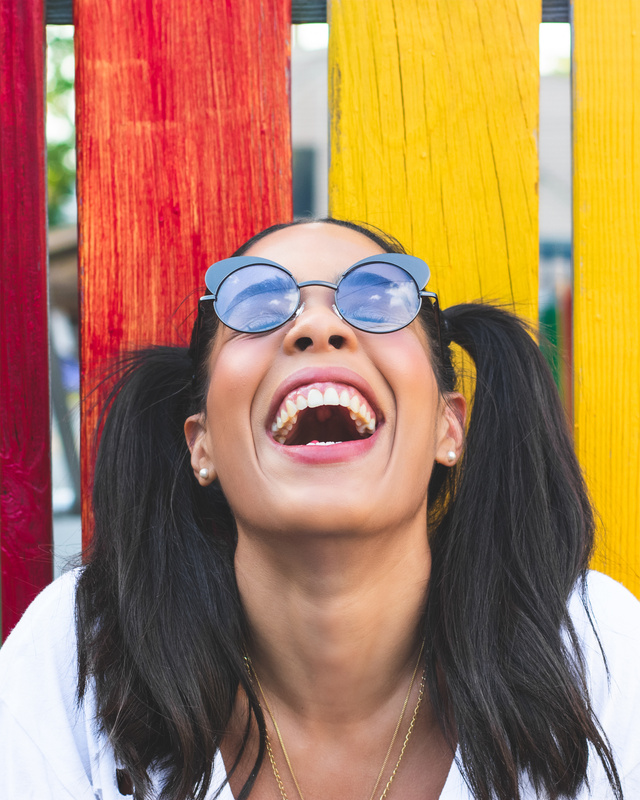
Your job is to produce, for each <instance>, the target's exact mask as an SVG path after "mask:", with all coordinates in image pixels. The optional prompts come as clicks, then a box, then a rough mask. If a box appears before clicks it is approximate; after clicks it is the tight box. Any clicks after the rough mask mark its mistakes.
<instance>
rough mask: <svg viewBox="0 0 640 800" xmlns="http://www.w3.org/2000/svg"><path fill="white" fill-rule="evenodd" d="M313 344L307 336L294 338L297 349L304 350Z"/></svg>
mask: <svg viewBox="0 0 640 800" xmlns="http://www.w3.org/2000/svg"><path fill="white" fill-rule="evenodd" d="M312 344H313V340H312V339H311V338H310V337H309V336H300V338H299V339H296V347H297V348H298V350H302V351H304V350H306V349H307V347H311V345H312Z"/></svg>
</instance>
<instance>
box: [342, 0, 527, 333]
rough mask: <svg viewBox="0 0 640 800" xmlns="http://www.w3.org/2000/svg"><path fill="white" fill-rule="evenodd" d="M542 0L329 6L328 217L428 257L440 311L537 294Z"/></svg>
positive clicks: (522, 309) (389, 0)
mask: <svg viewBox="0 0 640 800" xmlns="http://www.w3.org/2000/svg"><path fill="white" fill-rule="evenodd" d="M540 19H541V0H491V2H486V0H367V2H366V3H365V2H362V0H330V2H329V20H330V44H329V65H330V67H329V68H330V85H331V98H330V102H331V111H332V121H331V168H330V177H329V201H330V209H331V213H332V214H333V215H335V216H338V217H344V218H348V219H354V220H364V221H366V222H369V223H373V224H375V225H378V226H379V227H381V228H383V229H384V230H387V231H389V232H390V233H393V234H394V235H396V236H397V237H398V238H399V239H400V240H401V241H402V242H403V244H405V246H406V247H408V248H409V249H410V250H411V252H413V253H415V254H416V255H420V256H422V257H424V258H425V259H426V260H427V261H428V262H429V264H430V265H431V267H432V271H433V273H434V280H433V283H432V284H430V288H431V287H432V285H433V287H434V288H435V290H436V291H438V292H439V294H440V297H441V302H442V304H443V305H444V306H447V305H452V304H453V303H457V302H461V301H469V300H474V299H478V298H484V299H485V300H494V301H495V300H497V301H501V302H507V303H513V305H514V307H515V308H516V310H517V311H518V312H519V313H521V314H523V315H525V316H527V317H529V318H532V319H535V318H536V316H537V301H538V195H537V180H538V158H537V127H538V87H539V67H538V30H539V23H540Z"/></svg>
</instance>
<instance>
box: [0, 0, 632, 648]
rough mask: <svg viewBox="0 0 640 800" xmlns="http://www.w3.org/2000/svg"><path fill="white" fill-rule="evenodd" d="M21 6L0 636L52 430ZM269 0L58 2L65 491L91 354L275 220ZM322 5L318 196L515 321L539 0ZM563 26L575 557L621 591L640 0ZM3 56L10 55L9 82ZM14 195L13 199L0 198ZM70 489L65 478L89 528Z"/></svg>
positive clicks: (627, 513) (5, 16)
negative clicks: (73, 46)
mask: <svg viewBox="0 0 640 800" xmlns="http://www.w3.org/2000/svg"><path fill="white" fill-rule="evenodd" d="M40 2H41V0H29V2H26V0H25V2H24V3H23V4H22V8H21V10H20V11H19V12H18V11H16V10H15V8H14V6H15V4H14V3H13V2H11V0H0V8H1V9H2V23H3V26H4V30H5V31H9V32H10V33H11V36H10V39H9V40H10V42H11V43H12V44H13V47H8V48H5V50H4V51H3V53H2V56H1V58H2V67H1V69H2V76H3V80H4V81H5V82H4V83H3V88H2V101H3V103H2V111H1V113H2V118H1V120H0V121H1V123H2V124H1V126H0V137H2V138H1V139H0V144H1V147H2V153H1V154H0V158H1V159H2V160H1V162H0V163H1V164H2V169H3V200H2V205H1V206H0V211H1V212H2V213H1V216H2V220H1V225H2V229H1V230H2V234H3V255H2V265H1V269H2V286H3V295H2V301H1V306H2V310H1V313H2V324H3V335H2V347H1V348H0V358H1V361H0V375H1V376H2V381H3V382H2V399H1V401H0V402H1V403H2V405H1V407H0V414H1V417H0V422H1V424H2V427H3V430H2V462H1V464H2V473H1V474H0V480H1V481H2V485H1V491H0V537H1V544H2V599H3V630H4V632H5V633H6V632H7V631H8V630H9V629H10V628H11V626H12V625H13V623H14V622H15V620H16V619H17V615H18V614H19V612H20V610H21V608H22V607H23V605H24V603H26V602H27V601H28V599H29V598H30V597H31V596H32V595H33V594H34V593H35V592H36V591H37V590H38V589H39V588H41V586H42V585H43V583H44V582H46V581H47V580H48V579H49V577H50V566H48V567H47V560H46V550H47V549H48V548H49V547H50V504H49V501H48V500H46V498H45V495H46V494H47V492H48V491H49V482H48V481H49V478H48V477H47V471H46V469H44V468H40V467H37V468H36V467H35V466H34V465H35V463H36V462H35V460H34V450H33V448H35V449H36V450H37V452H38V458H41V457H43V453H44V451H45V450H46V446H45V444H43V442H46V441H48V438H47V437H48V422H47V419H46V418H47V415H48V388H47V381H46V362H45V361H43V360H42V359H45V358H46V333H45V332H44V331H45V329H44V327H43V326H44V324H45V306H44V299H43V298H44V296H45V295H44V290H43V286H42V274H43V256H42V251H41V249H39V248H42V241H43V236H44V222H43V216H42V215H43V211H42V209H43V208H44V199H43V195H42V192H43V189H42V167H43V164H42V153H43V147H44V144H43V140H42V135H43V134H42V124H41V121H40V122H38V124H37V125H36V126H35V128H34V130H31V131H30V132H29V136H27V135H26V133H24V134H23V133H21V132H24V131H26V129H27V127H28V126H25V120H27V119H28V118H29V115H32V117H33V119H34V120H38V119H39V120H41V114H42V108H41V106H40V107H38V103H39V102H40V100H41V98H42V94H43V92H42V67H41V63H42V62H41V61H40V62H39V61H38V59H39V58H41V57H42V51H43V44H42V37H41V33H42V31H41V26H42V8H41V6H40V5H39V3H40ZM289 12H290V4H289V0H234V2H233V3H231V2H229V1H228V0H214V1H212V0H194V2H192V3H189V4H180V5H179V6H178V5H176V4H175V3H172V2H170V0H153V2H150V3H147V4H140V3H138V2H135V0H108V2H105V0H101V2H98V0H76V3H75V15H76V17H75V24H76V38H77V106H78V160H79V173H78V195H79V202H80V208H79V216H80V285H81V303H82V390H83V396H84V399H83V413H84V419H83V438H82V443H83V474H84V482H85V488H88V486H89V485H90V476H91V458H90V451H91V447H90V442H91V435H92V429H93V426H94V424H95V410H94V409H95V403H94V402H93V400H92V399H91V398H90V397H89V398H88V397H87V395H88V392H89V390H90V389H91V388H92V386H93V385H94V384H95V382H96V380H97V379H98V376H99V374H100V370H101V369H102V368H103V364H104V359H105V357H109V356H112V355H114V354H117V353H118V352H120V351H121V350H122V349H126V348H128V347H131V346H133V345H137V344H143V343H147V342H152V341H153V342H160V341H163V342H168V341H172V342H175V341H185V339H186V337H187V335H188V329H189V325H190V320H191V319H192V315H193V313H194V311H195V307H196V303H195V298H196V295H197V291H198V288H199V286H200V282H201V278H202V272H203V268H204V267H205V266H206V265H207V264H208V263H209V262H210V261H212V260H214V259H215V258H218V257H220V256H223V255H225V254H228V253H229V252H230V251H231V250H232V249H233V248H234V247H235V246H236V245H237V244H238V243H239V242H240V241H242V240H243V239H245V238H246V237H247V236H249V235H250V234H251V233H252V232H254V231H256V230H258V229H260V228H262V227H264V226H265V225H268V224H270V223H271V222H276V221H281V220H285V219H288V218H290V215H291V199H290V196H291V174H290V164H291V154H290V144H289V111H288V92H287V88H288V69H289V67H288V64H289V38H290V29H289V20H290V18H289ZM328 16H329V22H330V31H331V34H330V56H329V59H330V86H331V93H330V94H331V97H330V104H331V119H332V122H331V171H330V178H329V184H330V186H329V192H330V208H331V212H332V213H333V214H334V215H336V216H344V217H349V218H353V219H358V220H365V221H369V222H372V223H374V224H376V225H379V226H381V227H382V228H384V229H387V230H389V231H390V232H392V233H394V234H395V235H397V236H398V237H399V238H400V239H401V240H402V241H403V242H404V243H405V244H406V245H407V246H408V247H410V248H411V249H412V250H413V251H414V252H416V253H417V254H420V255H423V256H424V257H425V258H427V260H428V261H429V262H430V263H431V264H432V265H433V267H434V271H435V284H436V288H437V291H438V292H439V293H440V295H441V298H442V301H443V304H444V305H449V304H451V303H455V302H459V301H463V300H472V299H476V298H479V297H483V298H485V299H488V300H497V301H500V302H507V303H508V304H510V305H512V307H513V308H514V309H515V310H516V311H517V312H518V313H521V314H523V315H524V316H526V317H528V318H530V319H534V318H535V317H536V315H537V296H538V283H537V263H538V223H537V214H538V208H537V203H538V198H537V175H538V165H537V139H536V137H537V127H538V83H539V74H538V25H539V22H540V19H541V0H494V2H491V3H486V2H481V0H368V2H367V3H363V2H362V0H333V1H332V2H330V3H329V6H328ZM21 26H22V27H21ZM573 26H574V37H575V52H574V73H573V82H574V89H573V92H574V156H575V161H574V228H575V230H574V253H575V293H574V294H575V327H574V332H573V337H574V342H575V369H576V371H575V385H574V398H575V401H574V402H575V413H574V416H575V425H576V442H577V447H578V452H579V454H580V458H581V461H582V464H583V466H584V469H585V472H586V475H587V478H588V480H589V484H590V486H591V490H592V492H593V496H594V498H595V500H596V503H597V505H598V508H599V511H600V514H601V517H602V526H601V538H600V544H599V550H598V553H597V556H596V565H597V566H598V567H599V568H601V569H604V570H605V571H608V572H609V573H610V574H612V575H613V576H614V577H616V578H618V579H619V580H622V581H623V582H624V583H626V585H627V586H628V587H629V588H630V589H631V590H632V591H634V592H635V593H636V594H637V595H638V596H640V501H639V497H640V396H639V392H638V388H639V386H638V383H639V381H638V378H639V375H638V372H639V370H640V358H639V357H638V351H639V349H640V325H639V323H638V316H637V313H636V306H637V304H638V299H639V296H640V252H639V250H640V244H639V237H640V211H639V207H638V203H637V201H636V199H637V197H638V196H640V195H639V190H640V114H639V113H637V107H636V106H634V102H635V101H636V98H635V97H634V96H633V91H634V89H633V87H634V85H635V86H637V85H640V75H639V74H638V72H639V70H640V66H639V65H640V58H638V57H637V53H638V47H639V46H640V45H639V44H638V42H639V41H640V33H639V31H640V0H626V2H625V3H624V4H619V3H616V4H603V3H602V0H574V2H573ZM34 31H35V33H34ZM36 34H37V35H36ZM3 39H5V40H6V37H5V35H4V33H3ZM25 42H26V43H27V44H26V45H25ZM27 45H28V46H27ZM16 59H18V60H19V59H23V64H24V63H26V64H28V65H31V66H30V69H31V71H30V72H29V70H27V73H26V77H24V78H23V79H21V81H18V82H17V84H15V85H14V84H11V85H9V83H8V82H7V79H9V82H10V81H11V78H12V76H14V75H16V74H17V71H16V70H17V68H16V66H15V60H16ZM38 63H39V64H40V66H38ZM20 91H22V92H26V93H27V94H28V97H29V98H30V99H29V101H28V102H30V103H31V104H32V105H31V106H30V107H29V110H27V111H25V108H26V106H25V105H24V102H23V101H22V100H21V99H20V98H21V97H22V95H20V94H19V92H20ZM25 96H26V95H25ZM34 98H36V100H37V102H36V101H34ZM11 109H13V110H14V112H12V111H11ZM12 113H13V115H12ZM21 115H22V116H21ZM38 115H40V117H39V116H38ZM8 125H9V126H13V128H12V130H15V131H16V136H15V137H14V138H12V137H11V136H10V135H9V134H8V133H7V131H8V130H9V128H7V126H8ZM38 125H39V126H40V127H38ZM20 126H22V127H20ZM18 164H23V165H24V166H23V167H21V169H22V170H23V171H22V172H21V173H18V172H15V173H14V172H11V170H12V169H18V167H16V166H12V165H18ZM5 175H9V176H11V181H10V184H11V185H10V186H9V187H7V186H6V185H5ZM24 175H26V176H27V177H28V178H29V180H27V181H22V180H21V177H22V176H24ZM38 175H40V178H38ZM18 187H19V188H18ZM7 189H8V190H7ZM21 192H22V194H20V193H21ZM25 192H26V193H28V200H27V201H23V200H19V199H18V198H21V197H22V195H23V194H24V193H25ZM19 202H26V205H25V206H24V208H26V209H27V211H28V212H29V213H27V214H26V216H25V214H24V213H22V214H19V215H18V216H17V217H16V216H15V215H14V216H11V215H12V214H13V213H14V212H13V211H12V209H13V208H15V207H17V205H18V203H19ZM21 208H22V207H21ZM29 209H31V211H29ZM38 209H39V210H38ZM27 241H29V242H30V243H31V245H32V246H31V247H25V245H24V243H25V242H27ZM9 284H10V285H11V291H10V292H9V291H6V290H5V285H9ZM16 292H17V294H16ZM25 320H28V321H25ZM29 333H31V336H30V335H29ZM43 337H44V339H43ZM25 339H26V340H27V341H28V342H29V344H28V345H27V344H25ZM31 347H33V350H32V349H31ZM35 350H37V351H38V353H40V355H39V356H37V357H36V356H34V355H33V352H34V351H35ZM37 359H40V360H39V361H38V360H37ZM43 364H44V366H43ZM16 370H17V373H16ZM16 375H19V376H20V377H16ZM35 399H37V400H38V402H37V403H35ZM31 402H34V404H35V405H37V409H36V408H35V407H34V409H32V408H31V407H30V405H29V403H31ZM27 414H28V415H29V416H28V417H27ZM25 443H26V444H28V446H25ZM40 463H41V462H38V464H40ZM86 494H87V493H86V492H85V495H86ZM34 497H37V498H40V499H39V500H37V501H34V500H33V498H34ZM87 508H88V507H87V505H86V496H85V512H84V523H85V530H90V519H89V515H88V511H87V510H86V509H87ZM20 509H22V510H20ZM25 565H26V566H25ZM47 569H48V570H49V571H48V572H47ZM16 586H20V587H22V588H21V589H20V590H19V592H18V591H17V590H15V589H14V587H16Z"/></svg>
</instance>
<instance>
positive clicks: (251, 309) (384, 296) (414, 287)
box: [200, 253, 440, 333]
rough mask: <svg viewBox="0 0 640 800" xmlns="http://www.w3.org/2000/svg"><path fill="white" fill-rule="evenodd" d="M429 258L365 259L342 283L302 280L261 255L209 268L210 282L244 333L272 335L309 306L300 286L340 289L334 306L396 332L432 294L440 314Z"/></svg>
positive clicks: (360, 323) (371, 329)
mask: <svg viewBox="0 0 640 800" xmlns="http://www.w3.org/2000/svg"><path fill="white" fill-rule="evenodd" d="M429 277H430V271H429V267H428V266H427V265H426V263H425V262H424V261H422V259H420V258H416V257H415V256H410V255H407V254H405V253H384V254H382V255H377V256H369V257H368V258H363V259H362V260H361V261H358V262H356V263H355V264H353V265H352V266H351V267H349V268H348V269H347V270H346V271H345V272H343V273H342V275H341V276H340V277H339V278H338V281H337V283H329V282H328V281H302V282H300V283H298V281H296V279H295V278H294V277H293V275H292V274H291V273H290V272H289V270H287V269H285V268H284V267H283V266H281V265H280V264H276V262H275V261H269V260H268V259H266V258H259V257H257V256H233V257H232V258H226V259H224V260H223V261H217V262H216V263H215V264H213V265H212V266H210V267H209V269H208V270H207V273H206V275H205V283H206V285H207V289H208V290H209V292H210V293H211V294H208V295H205V296H204V297H201V298H200V301H201V303H203V301H213V307H214V309H215V312H216V314H217V315H218V318H219V319H220V320H221V321H222V322H223V323H224V324H225V325H226V326H227V327H228V328H231V329H233V330H234V331H239V332H240V333H266V332H267V331H273V330H276V328H280V327H281V326H282V325H285V324H286V323H287V322H289V320H291V319H293V318H294V317H296V316H297V315H298V314H299V313H300V312H301V311H302V309H303V307H304V303H302V300H301V296H300V289H302V288H304V287H305V286H326V287H327V288H328V289H333V290H334V291H335V299H334V306H333V309H334V311H335V312H336V314H337V315H338V316H339V317H341V318H342V319H343V320H345V321H346V322H348V323H349V325H352V326H353V327H354V328H357V329H358V330H361V331H366V332H367V333H391V332H393V331H398V330H400V329H401V328H404V327H406V326H407V325H409V323H411V322H413V320H414V319H415V318H416V316H417V315H418V312H419V311H420V307H421V305H422V298H423V297H427V298H429V300H430V301H431V303H432V306H433V309H434V312H435V314H436V323H437V327H438V333H439V331H440V326H439V319H438V316H439V314H438V297H437V295H436V294H434V293H433V292H425V291H424V290H423V289H422V287H424V286H426V284H427V282H428V281H429Z"/></svg>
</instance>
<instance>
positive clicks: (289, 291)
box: [215, 264, 300, 333]
mask: <svg viewBox="0 0 640 800" xmlns="http://www.w3.org/2000/svg"><path fill="white" fill-rule="evenodd" d="M299 300H300V293H299V291H298V287H297V285H296V283H295V281H294V280H293V278H292V277H291V275H289V274H288V273H287V272H285V271H284V270H283V269H278V268H277V267H271V266H268V265H267V264H255V265H252V266H248V267H242V268H241V269H238V270H236V272H232V273H231V275H229V276H228V277H226V278H225V279H224V280H223V281H222V283H221V284H220V287H219V288H218V296H217V297H216V300H215V309H216V314H217V315H218V316H219V317H220V319H221V320H222V321H223V322H224V324H225V325H227V326H228V327H229V328H233V329H234V330H236V331H243V332H244V333H261V332H262V331H269V330H273V329H274V328H278V327H279V326H280V325H284V323H285V322H286V321H287V320H288V319H290V318H291V317H292V316H293V314H294V313H295V311H296V309H297V308H298V304H299Z"/></svg>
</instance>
